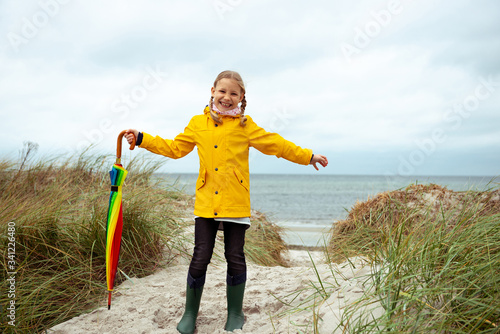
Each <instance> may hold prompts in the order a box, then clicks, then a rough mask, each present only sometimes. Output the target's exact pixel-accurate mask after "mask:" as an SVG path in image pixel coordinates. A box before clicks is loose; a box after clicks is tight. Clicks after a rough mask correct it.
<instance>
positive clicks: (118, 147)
mask: <svg viewBox="0 0 500 334" xmlns="http://www.w3.org/2000/svg"><path fill="white" fill-rule="evenodd" d="M126 132H127V130H123V131H122V132H120V134H119V135H118V141H117V143H116V163H117V164H118V163H120V159H121V157H122V139H123V136H124V135H125V133H126ZM132 136H134V141H133V142H132V144H130V150H133V149H134V148H135V142H136V140H137V138H135V135H134V134H133V133H132Z"/></svg>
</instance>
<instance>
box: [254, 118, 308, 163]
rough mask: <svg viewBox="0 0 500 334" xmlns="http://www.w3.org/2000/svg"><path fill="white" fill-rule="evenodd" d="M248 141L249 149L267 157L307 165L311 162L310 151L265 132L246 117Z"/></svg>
mask: <svg viewBox="0 0 500 334" xmlns="http://www.w3.org/2000/svg"><path fill="white" fill-rule="evenodd" d="M245 129H246V131H247V132H248V139H249V143H250V146H251V147H254V148H256V149H257V150H259V151H260V152H262V153H264V154H267V155H275V156H277V157H278V158H284V159H286V160H289V161H291V162H295V163H297V164H301V165H308V164H309V162H311V158H312V150H310V149H308V148H302V147H300V146H297V145H295V144H294V143H292V142H291V141H288V140H286V139H285V138H283V137H282V136H280V135H279V134H277V133H272V132H267V131H266V130H264V129H263V128H261V127H259V126H258V125H257V124H255V122H254V121H253V120H252V118H251V117H250V116H247V125H246V126H245Z"/></svg>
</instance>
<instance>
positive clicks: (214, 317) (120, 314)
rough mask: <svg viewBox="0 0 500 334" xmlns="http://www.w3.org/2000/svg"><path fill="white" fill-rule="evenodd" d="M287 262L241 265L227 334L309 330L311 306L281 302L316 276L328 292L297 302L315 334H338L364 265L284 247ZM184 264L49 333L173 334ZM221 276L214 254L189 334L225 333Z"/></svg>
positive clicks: (303, 292)
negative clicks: (240, 322)
mask: <svg viewBox="0 0 500 334" xmlns="http://www.w3.org/2000/svg"><path fill="white" fill-rule="evenodd" d="M309 254H311V256H312V258H313V260H314V265H313V262H311V260H310V257H309ZM287 259H288V262H289V265H290V266H289V267H263V266H259V265H256V264H251V263H249V264H248V281H247V288H246V291H245V300H244V303H243V311H244V313H245V317H246V320H245V325H244V326H243V330H236V331H234V333H256V334H257V333H258V334H266V333H314V330H313V312H312V308H309V309H307V310H305V311H298V310H297V309H296V308H294V307H293V306H287V305H285V304H284V303H283V302H285V303H291V304H292V305H294V306H297V305H299V304H300V303H302V302H304V301H307V300H308V297H310V296H311V295H312V294H313V291H314V288H313V287H312V284H314V285H316V286H318V287H319V286H320V284H319V279H318V277H317V275H319V276H320V277H321V281H322V283H323V285H324V286H325V287H326V289H327V291H329V293H331V295H330V297H329V298H328V299H327V300H325V301H323V302H322V303H320V301H321V299H319V298H317V299H316V301H314V300H310V301H309V302H307V303H306V304H305V305H312V304H313V302H314V303H315V305H316V307H315V308H314V310H315V313H316V314H317V315H318V316H319V318H320V320H319V321H317V324H318V330H319V333H337V332H342V326H340V327H339V323H340V321H339V320H340V318H341V315H342V312H343V310H344V309H345V306H346V303H353V302H354V301H356V300H358V299H359V298H361V297H362V296H363V295H364V294H365V292H369V291H368V290H369V288H368V287H367V285H366V282H365V281H366V278H365V277H364V276H365V275H366V274H367V273H369V270H370V268H369V267H368V266H367V265H366V264H365V263H364V261H363V260H362V259H361V258H353V259H351V261H352V264H350V263H344V264H341V265H328V264H326V263H325V261H324V258H323V253H322V252H319V251H312V252H310V253H308V252H307V251H304V250H290V251H289V253H288V254H287ZM186 261H187V260H185V259H184V260H181V261H180V262H179V263H176V264H175V265H173V266H170V267H167V268H165V269H161V270H159V271H158V272H157V273H155V274H154V275H151V276H148V277H144V278H132V279H131V280H127V281H125V282H124V283H122V284H121V285H120V286H118V287H116V288H115V293H114V296H113V301H112V306H111V310H108V309H107V307H106V301H105V298H103V305H102V307H99V308H97V309H95V310H94V311H93V312H91V313H88V314H84V315H81V316H79V317H76V318H73V319H70V320H69V321H66V322H64V323H62V324H59V325H57V326H55V327H53V328H52V329H51V330H50V331H49V333H52V334H63V333H72V334H73V333H110V334H111V333H113V334H115V333H144V334H146V333H148V334H149V333H177V331H176V326H177V322H178V321H179V320H180V318H181V316H182V313H183V311H184V302H185V286H186V275H187V269H188V263H187V262H186ZM314 268H316V269H314ZM225 277H226V267H225V262H224V260H222V259H221V258H220V257H218V256H215V258H214V259H213V260H212V263H211V264H210V266H209V269H208V273H207V280H206V284H205V288H204V292H203V297H202V301H201V307H200V313H199V316H198V321H197V329H196V331H195V333H198V334H201V333H207V334H213V333H226V332H225V331H224V330H223V328H224V324H225V321H226V293H225V289H226V283H225ZM103 295H104V293H103ZM103 297H104V296H103ZM374 305H375V306H374V307H375V310H374V311H373V312H372V314H373V315H374V316H378V314H379V313H381V312H382V311H381V310H382V309H381V307H380V305H378V304H377V303H375V304H374Z"/></svg>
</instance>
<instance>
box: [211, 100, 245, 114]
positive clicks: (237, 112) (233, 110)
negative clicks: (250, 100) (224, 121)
mask: <svg viewBox="0 0 500 334" xmlns="http://www.w3.org/2000/svg"><path fill="white" fill-rule="evenodd" d="M212 110H213V111H215V112H216V113H217V115H224V116H238V115H239V114H240V112H241V110H240V107H236V108H234V109H231V110H228V111H220V110H219V109H217V107H216V106H215V103H214V104H212Z"/></svg>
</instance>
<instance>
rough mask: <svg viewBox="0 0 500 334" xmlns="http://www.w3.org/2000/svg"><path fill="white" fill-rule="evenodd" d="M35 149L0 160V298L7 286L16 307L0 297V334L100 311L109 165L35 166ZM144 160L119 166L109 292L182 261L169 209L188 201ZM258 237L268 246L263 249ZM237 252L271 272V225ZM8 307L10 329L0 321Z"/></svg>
mask: <svg viewBox="0 0 500 334" xmlns="http://www.w3.org/2000/svg"><path fill="white" fill-rule="evenodd" d="M36 150H37V146H36V144H33V143H26V144H25V147H24V149H23V150H22V152H21V156H20V159H19V160H18V161H11V160H6V159H3V160H0V203H1V206H0V240H1V241H0V253H1V255H2V268H1V274H0V278H1V279H2V282H1V286H0V289H2V291H8V290H9V288H10V287H11V285H12V284H11V283H14V286H15V289H14V290H15V292H14V293H15V298H12V297H11V296H9V294H6V293H2V294H0V305H2V308H1V310H0V312H1V318H2V322H1V324H0V330H1V331H2V332H4V333H38V332H43V331H44V330H45V329H48V328H51V327H53V326H55V325H56V324H58V323H61V322H63V321H65V320H68V319H70V318H72V317H74V316H77V315H79V314H81V313H84V312H86V311H89V310H91V309H94V308H96V307H99V306H104V305H105V303H106V296H107V293H106V277H105V235H106V215H107V210H108V199H109V188H110V181H109V176H108V172H109V170H110V169H111V166H112V165H113V163H114V160H115V159H114V157H113V156H106V155H100V154H94V153H92V152H91V150H87V151H85V152H82V153H81V154H79V155H76V156H70V157H67V156H60V157H49V158H40V159H37V158H36V155H35V153H36ZM153 157H154V156H152V155H147V154H146V155H139V156H137V157H136V158H134V159H132V160H131V161H128V163H124V167H125V168H126V169H127V170H128V171H129V174H128V176H127V178H126V180H125V184H124V186H123V222H124V226H123V235H122V246H121V247H122V248H121V253H120V262H119V271H118V273H117V277H116V283H115V286H117V285H118V284H120V282H122V281H124V280H126V279H127V276H128V277H134V276H135V277H142V276H145V275H149V274H152V273H154V271H155V270H157V269H158V268H159V267H162V266H166V265H168V264H169V263H170V262H171V261H173V260H174V258H175V257H176V256H186V257H188V258H189V256H190V255H191V249H192V244H191V241H190V240H191V239H190V238H189V236H187V235H186V233H185V227H186V226H187V225H188V224H189V223H185V222H183V220H182V219H180V218H181V217H182V215H183V214H184V213H182V212H180V210H179V209H177V207H178V205H177V204H178V202H179V201H186V202H189V201H190V196H188V195H186V194H184V193H182V192H179V191H177V190H175V187H174V186H172V185H170V184H165V183H164V182H163V181H162V179H161V178H156V177H154V173H155V172H156V171H157V170H158V169H159V168H160V167H161V166H162V164H163V162H165V161H167V160H166V159H161V160H155V159H154V158H153ZM161 161H163V162H161ZM264 235H265V236H266V237H268V236H272V240H275V242H273V243H267V244H266V243H265V242H263V240H265V239H266V238H265V237H264ZM9 239H10V240H9ZM11 241H14V242H13V243H10V242H11ZM9 243H10V244H9ZM14 246H15V247H14ZM246 246H247V249H246V251H247V254H248V256H249V258H250V259H251V260H253V261H254V262H256V263H260V264H264V265H276V264H280V262H281V261H282V260H281V252H282V251H283V250H284V248H285V246H284V243H283V241H282V240H281V239H280V237H279V233H278V232H277V230H276V228H275V226H274V225H273V224H270V223H269V222H266V221H265V220H264V221H261V223H259V224H258V226H255V227H254V228H253V229H252V231H251V232H249V237H248V238H247V245H246ZM272 247H277V249H276V250H273V249H272ZM14 248H15V250H14ZM9 261H14V262H9ZM10 265H13V266H12V267H11V266H10ZM12 272H15V274H10V273H12ZM11 276H12V277H13V280H12V279H11V280H8V279H9V278H11ZM181 289H182V288H181ZM11 301H15V326H11V325H9V324H8V322H7V321H10V320H11V319H9V318H7V315H8V314H10V313H11V312H10V311H9V310H8V309H7V306H8V305H9V303H10V302H11Z"/></svg>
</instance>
